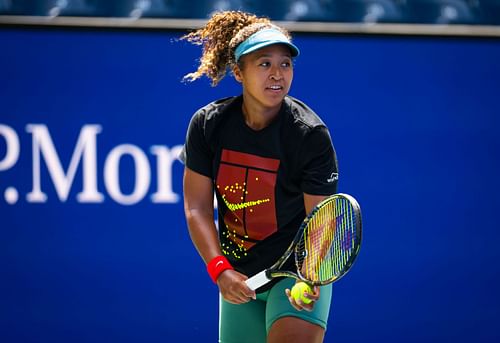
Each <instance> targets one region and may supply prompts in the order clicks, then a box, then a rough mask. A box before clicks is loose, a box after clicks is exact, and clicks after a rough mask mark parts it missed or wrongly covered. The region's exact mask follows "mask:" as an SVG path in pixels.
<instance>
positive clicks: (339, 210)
mask: <svg viewBox="0 0 500 343" xmlns="http://www.w3.org/2000/svg"><path fill="white" fill-rule="evenodd" d="M355 230H356V223H355V213H354V211H353V209H352V206H351V205H350V203H349V202H348V201H347V200H345V199H342V198H337V199H333V201H331V202H327V203H325V204H324V205H323V206H322V207H320V208H319V209H318V211H317V212H316V213H315V214H314V215H313V216H312V217H311V218H310V221H309V222H308V224H307V228H306V230H305V232H304V235H303V236H302V240H301V241H300V242H299V244H298V245H297V249H296V262H297V268H298V272H299V273H300V274H302V276H303V277H304V278H305V279H308V280H311V281H313V282H319V283H322V282H328V281H331V280H334V279H336V278H337V277H339V276H341V275H342V274H343V273H344V270H345V269H346V266H347V265H348V263H349V261H350V257H351V255H352V254H353V253H354V251H353V248H354V247H355V245H356V244H355V239H356V232H355Z"/></svg>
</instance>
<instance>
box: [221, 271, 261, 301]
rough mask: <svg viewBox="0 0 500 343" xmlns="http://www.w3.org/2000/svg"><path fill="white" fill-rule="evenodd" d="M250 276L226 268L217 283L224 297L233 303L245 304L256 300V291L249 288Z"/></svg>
mask: <svg viewBox="0 0 500 343" xmlns="http://www.w3.org/2000/svg"><path fill="white" fill-rule="evenodd" d="M247 279H248V278H247V277H246V276H245V275H243V274H241V273H239V272H237V271H236V270H232V269H226V270H225V271H223V272H222V273H221V274H220V275H219V277H218V278H217V285H218V286H219V291H220V293H221V294H222V297H223V298H224V299H225V300H226V301H227V302H229V303H231V304H244V303H247V302H249V301H250V300H252V299H254V300H255V297H256V295H255V291H252V290H251V289H250V288H248V286H247V284H246V283H245V280H247Z"/></svg>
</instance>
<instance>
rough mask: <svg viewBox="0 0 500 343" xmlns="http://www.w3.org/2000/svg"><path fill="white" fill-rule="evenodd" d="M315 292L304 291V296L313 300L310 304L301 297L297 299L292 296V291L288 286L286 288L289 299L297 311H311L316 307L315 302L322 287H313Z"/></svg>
mask: <svg viewBox="0 0 500 343" xmlns="http://www.w3.org/2000/svg"><path fill="white" fill-rule="evenodd" d="M312 290H313V293H307V292H306V293H304V297H305V298H307V299H309V300H311V302H310V303H309V304H305V303H304V302H303V301H302V300H300V299H295V298H294V297H292V293H291V291H290V290H289V289H288V288H287V289H285V293H286V296H287V297H288V301H290V304H292V306H293V307H294V308H295V309H296V310H297V311H302V310H306V311H309V312H311V311H312V310H313V308H314V303H315V302H316V301H317V300H318V299H319V295H320V289H319V287H318V286H314V287H313V289H312Z"/></svg>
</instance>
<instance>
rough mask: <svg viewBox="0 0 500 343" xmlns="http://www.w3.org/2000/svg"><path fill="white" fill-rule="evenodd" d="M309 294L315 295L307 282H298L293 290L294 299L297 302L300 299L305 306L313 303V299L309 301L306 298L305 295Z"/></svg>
mask: <svg viewBox="0 0 500 343" xmlns="http://www.w3.org/2000/svg"><path fill="white" fill-rule="evenodd" d="M305 292H307V293H309V294H312V293H313V290H312V289H311V287H310V286H309V285H308V284H307V283H305V282H297V283H296V284H295V285H294V286H293V287H292V290H291V293H292V297H293V298H294V299H295V300H298V299H300V300H301V301H302V302H303V303H304V304H310V303H311V302H312V300H311V299H308V298H306V297H305V296H304V293H305Z"/></svg>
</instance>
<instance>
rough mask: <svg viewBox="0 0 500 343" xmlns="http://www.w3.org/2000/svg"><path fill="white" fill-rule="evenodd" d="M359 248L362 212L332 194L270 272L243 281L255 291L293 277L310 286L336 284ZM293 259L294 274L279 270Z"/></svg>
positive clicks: (347, 197) (348, 199)
mask: <svg viewBox="0 0 500 343" xmlns="http://www.w3.org/2000/svg"><path fill="white" fill-rule="evenodd" d="M360 247H361V209H360V207H359V204H358V202H357V201H356V199H354V198H353V197H352V196H350V195H347V194H341V193H339V194H335V195H332V196H330V197H328V198H326V199H325V200H323V201H322V202H320V203H319V204H318V205H317V206H316V207H315V208H314V209H313V210H312V211H311V213H309V215H308V216H307V217H306V218H305V219H304V221H303V222H302V224H301V226H300V228H299V231H298V232H297V235H296V236H295V238H294V240H293V241H292V243H291V244H290V246H289V247H288V249H287V250H286V252H285V253H284V254H283V256H282V257H281V258H280V259H279V260H278V261H276V263H275V264H274V265H272V266H271V267H270V268H268V269H266V270H264V271H262V272H260V273H258V274H256V275H254V276H252V277H251V278H249V279H248V280H246V284H247V286H248V287H249V288H250V289H252V290H255V289H257V288H259V287H261V286H263V285H265V284H266V283H268V282H269V281H271V280H272V279H273V278H276V277H283V276H286V277H293V278H295V279H298V280H302V281H305V282H306V283H308V284H309V285H311V286H320V285H327V284H329V283H332V282H335V281H337V280H339V279H340V278H341V277H342V276H344V275H345V274H346V273H347V272H348V271H349V269H350V268H351V267H352V265H353V263H354V261H355V260H356V257H357V256H358V254H359V249H360ZM292 253H294V255H295V265H296V267H297V273H294V272H291V271H286V270H281V269H280V268H282V267H283V265H284V264H285V262H286V260H287V259H288V258H289V257H290V255H291V254H292Z"/></svg>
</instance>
